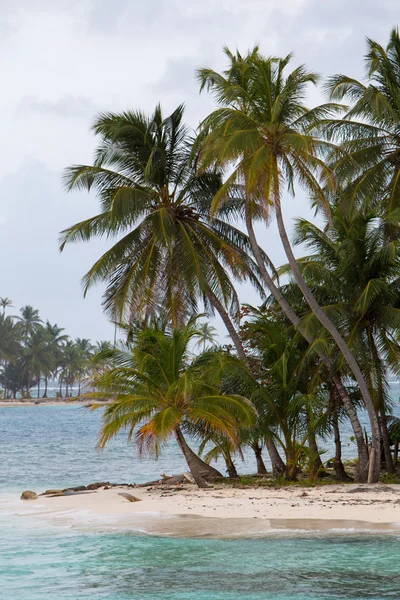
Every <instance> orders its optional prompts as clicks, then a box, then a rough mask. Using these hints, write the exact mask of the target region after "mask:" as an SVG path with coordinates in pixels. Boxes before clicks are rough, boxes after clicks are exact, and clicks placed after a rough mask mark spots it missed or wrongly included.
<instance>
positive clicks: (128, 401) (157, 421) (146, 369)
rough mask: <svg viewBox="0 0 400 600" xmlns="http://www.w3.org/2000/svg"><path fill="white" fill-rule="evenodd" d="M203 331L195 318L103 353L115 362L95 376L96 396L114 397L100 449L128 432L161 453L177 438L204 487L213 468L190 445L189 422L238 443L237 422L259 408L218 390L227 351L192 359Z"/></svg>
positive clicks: (143, 446) (151, 330)
mask: <svg viewBox="0 0 400 600" xmlns="http://www.w3.org/2000/svg"><path fill="white" fill-rule="evenodd" d="M199 334H200V332H199V330H198V329H197V328H196V322H195V319H192V320H191V321H189V323H188V324H187V325H186V326H183V327H179V328H174V329H171V330H162V329H159V328H157V327H152V328H149V329H143V330H142V331H140V332H138V333H137V338H136V340H135V341H136V343H135V344H134V346H133V347H132V349H131V351H130V352H124V351H121V350H110V351H108V352H107V353H105V354H106V355H107V358H108V359H111V360H112V361H113V366H112V367H110V368H108V369H106V370H105V371H104V372H103V373H101V374H100V375H99V376H98V377H97V378H96V379H95V381H94V386H95V388H96V389H97V390H98V392H97V393H96V397H101V398H104V397H110V398H112V399H113V402H112V404H111V405H110V406H107V407H106V409H105V411H104V413H103V417H102V429H101V437H100V443H99V445H100V447H104V446H105V445H106V444H107V442H108V441H109V440H110V439H111V438H113V437H114V436H115V435H117V434H118V433H119V432H120V431H121V430H127V432H128V439H129V440H135V442H136V443H137V445H138V448H139V451H140V452H143V451H144V450H148V451H153V452H155V453H156V454H157V453H158V452H159V450H160V449H161V448H162V446H163V444H165V443H166V442H167V440H168V439H169V438H170V437H172V436H175V438H176V440H177V442H178V445H179V447H180V449H181V451H182V453H183V455H184V456H185V459H186V461H187V464H188V467H189V469H190V471H191V473H192V475H193V477H194V479H195V481H196V483H197V484H198V485H199V486H200V487H205V486H206V484H205V481H204V476H208V475H209V473H210V469H211V467H207V465H206V464H205V463H204V462H203V461H201V459H200V458H199V457H198V456H197V455H196V454H195V453H194V452H193V451H192V450H191V449H190V447H189V446H188V444H187V442H186V439H185V437H184V431H185V426H186V425H187V424H188V425H192V426H193V425H198V426H204V427H206V428H208V429H210V430H212V431H214V432H215V433H216V434H218V435H220V436H223V437H226V439H228V440H231V441H232V443H234V444H237V443H238V439H237V430H238V426H239V425H242V426H246V425H247V426H250V425H251V423H252V421H253V418H254V416H255V412H254V408H253V406H252V405H251V403H250V402H249V401H248V400H246V399H245V398H243V397H241V396H237V395H233V394H230V395H227V394H222V393H221V392H220V390H219V384H220V382H221V377H222V374H223V372H224V363H225V362H226V361H227V360H228V359H227V358H226V356H225V355H222V354H220V353H215V352H210V353H205V354H203V355H200V356H199V357H197V358H194V359H193V358H192V357H191V355H190V352H189V346H190V344H191V343H192V341H194V340H195V339H196V337H197V336H198V335H199ZM230 361H235V359H233V358H232V357H231V358H230ZM238 364H240V363H238ZM235 367H236V368H237V364H236V363H235ZM212 472H214V473H216V474H218V471H215V470H212Z"/></svg>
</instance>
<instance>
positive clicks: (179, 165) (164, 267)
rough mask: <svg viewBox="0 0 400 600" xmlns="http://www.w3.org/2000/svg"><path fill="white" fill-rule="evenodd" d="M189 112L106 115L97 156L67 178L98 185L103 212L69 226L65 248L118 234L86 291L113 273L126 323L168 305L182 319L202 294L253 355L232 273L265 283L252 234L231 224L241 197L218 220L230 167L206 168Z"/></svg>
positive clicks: (118, 309)
mask: <svg viewBox="0 0 400 600" xmlns="http://www.w3.org/2000/svg"><path fill="white" fill-rule="evenodd" d="M182 118H183V106H179V107H178V108H177V109H176V110H175V111H174V112H173V113H172V114H171V115H170V116H168V117H166V118H164V117H163V115H162V112H161V108H160V107H159V106H158V107H157V108H156V110H155V112H154V115H153V116H152V117H151V118H149V117H147V116H146V115H144V114H142V113H141V112H126V113H122V114H105V115H100V117H99V118H98V119H97V121H96V123H95V125H94V128H93V131H94V132H95V134H96V135H97V136H98V137H99V139H100V142H99V145H98V148H97V150H96V154H95V162H94V164H93V165H88V166H83V165H78V166H72V167H70V168H69V169H67V171H66V174H65V182H66V187H67V190H75V189H82V188H83V189H86V190H91V189H95V190H96V192H97V195H98V197H99V198H100V201H101V212H100V213H99V214H98V215H96V216H95V217H92V218H90V219H87V220H85V221H83V222H81V223H77V224H76V225H73V226H72V227H70V228H68V229H66V230H64V231H63V232H62V234H61V238H60V240H61V246H60V247H61V250H63V249H64V247H65V245H66V244H68V243H71V242H77V241H88V240H90V239H92V238H94V237H101V236H107V237H108V238H117V241H116V243H115V244H114V245H113V246H112V247H111V248H110V249H109V250H108V251H107V252H106V253H105V254H104V255H103V256H102V257H101V258H99V260H98V261H97V262H96V263H95V264H94V265H93V266H92V268H91V269H90V270H89V272H88V273H87V274H86V276H85V278H84V289H85V293H86V292H87V290H88V289H89V288H90V287H91V286H92V285H94V284H96V283H98V282H99V281H106V282H107V288H106V293H105V296H104V306H105V309H106V310H107V311H108V312H109V313H110V315H111V317H112V318H113V319H114V320H116V319H117V317H118V319H117V320H118V321H119V322H121V321H122V322H123V321H124V320H125V321H128V322H130V321H131V320H137V319H141V318H142V316H143V317H146V316H147V315H148V313H149V311H150V313H151V312H152V311H154V310H157V309H158V307H161V308H162V309H163V310H165V311H167V312H168V313H169V315H170V318H171V320H172V322H173V323H174V324H179V323H181V322H183V321H184V320H185V319H186V318H187V316H188V315H189V314H192V313H193V312H195V311H196V309H197V305H198V301H199V300H200V299H202V300H203V301H204V303H205V305H206V307H207V308H208V309H210V310H213V309H216V310H217V311H218V312H219V314H220V315H221V317H222V319H223V321H224V323H225V325H226V327H227V328H228V331H229V334H230V335H231V337H232V339H233V341H234V343H235V347H236V349H237V352H238V354H239V356H240V357H241V358H242V359H245V354H244V351H243V348H242V345H241V343H240V339H239V337H238V334H237V332H236V329H235V327H234V325H233V323H232V321H231V319H230V318H229V314H228V313H229V312H230V313H231V314H232V315H234V316H237V315H238V305H239V300H238V297H237V294H236V291H235V288H234V286H233V283H232V280H231V277H230V276H232V277H233V278H234V279H236V280H239V281H243V280H246V279H249V280H251V281H252V283H254V285H256V286H257V288H258V290H259V292H260V293H262V289H261V287H260V285H259V283H258V280H257V277H256V275H255V265H254V264H253V262H252V260H251V258H250V257H249V255H248V252H249V251H251V249H250V245H249V242H248V238H247V236H245V235H244V234H243V233H242V232H241V231H240V230H238V229H237V228H235V227H234V226H233V225H231V224H230V223H229V220H231V219H235V218H237V203H235V202H232V203H231V204H229V205H226V206H224V207H223V208H222V209H221V211H220V212H219V213H218V214H216V215H215V218H214V219H213V220H211V219H210V205H211V202H212V199H213V197H214V194H215V193H216V191H217V190H218V189H219V187H220V185H221V181H222V179H221V174H220V173H218V172H216V171H215V170H210V171H207V172H204V171H203V172H201V173H198V172H197V162H196V160H195V157H193V152H192V143H191V142H192V140H191V137H190V135H189V132H188V129H187V128H186V126H185V125H184V123H183V121H182ZM191 155H192V156H191ZM119 317H121V318H119Z"/></svg>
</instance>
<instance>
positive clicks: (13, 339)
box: [0, 314, 21, 362]
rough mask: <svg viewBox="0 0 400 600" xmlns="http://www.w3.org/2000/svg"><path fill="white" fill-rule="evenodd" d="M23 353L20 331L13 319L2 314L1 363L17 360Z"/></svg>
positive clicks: (0, 323) (0, 327)
mask: <svg viewBox="0 0 400 600" xmlns="http://www.w3.org/2000/svg"><path fill="white" fill-rule="evenodd" d="M20 352H21V335H20V330H19V328H18V327H17V326H16V324H15V323H14V321H13V319H12V317H6V316H5V315H4V314H0V362H2V361H4V362H8V361H12V360H14V359H16V358H17V357H18V356H19V355H20Z"/></svg>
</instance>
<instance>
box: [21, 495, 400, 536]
mask: <svg viewBox="0 0 400 600" xmlns="http://www.w3.org/2000/svg"><path fill="white" fill-rule="evenodd" d="M180 487H181V486H180ZM359 490H364V491H359ZM365 490H367V491H365ZM124 491H125V492H128V493H130V494H132V495H134V496H136V497H138V498H141V502H134V503H131V502H129V501H128V500H126V499H125V498H124V497H122V496H120V495H119V494H120V493H121V492H124ZM24 505H29V509H35V512H36V511H38V512H39V513H40V515H42V516H45V517H46V518H57V519H61V520H63V521H65V522H76V521H77V516H79V518H78V520H80V522H81V524H82V523H85V522H86V523H87V524H89V523H94V522H95V523H96V524H97V525H101V524H103V525H106V524H107V523H113V524H114V525H115V524H120V525H121V526H125V527H126V528H127V529H131V528H139V525H141V526H142V528H143V529H144V530H146V531H149V532H154V533H173V534H177V535H212V534H215V535H224V533H226V532H228V533H230V534H235V532H236V533H237V534H244V533H248V534H252V533H254V532H255V531H258V532H260V531H261V530H263V531H265V530H268V529H276V528H289V529H321V530H323V529H332V528H338V529H352V528H356V529H379V530H388V529H390V530H393V529H400V485H391V486H389V485H387V486H383V485H380V484H377V485H375V486H374V485H370V486H367V485H359V486H358V485H345V486H340V485H335V486H326V487H316V488H307V489H304V488H298V487H288V488H279V489H269V488H246V489H232V488H230V487H229V488H228V487H227V486H214V487H213V488H210V489H207V490H199V489H197V488H196V487H194V486H185V487H184V489H177V490H175V489H174V488H172V487H170V488H165V489H159V488H157V489H150V490H149V489H148V488H133V489H132V488H130V489H124V488H112V489H109V490H103V489H101V490H97V491H95V492H84V493H81V494H77V495H72V496H61V497H57V498H50V497H45V496H41V497H39V498H38V499H36V500H32V501H25V502H24ZM27 508H28V507H27ZM173 516H180V517H185V519H182V518H181V519H180V522H179V523H178V519H173V518H172V517H173ZM189 516H190V517H192V518H191V519H189V518H188V517H189ZM199 517H203V519H201V518H200V519H199ZM204 517H205V519H204ZM210 517H211V518H214V519H215V521H214V520H210ZM226 519H229V521H226ZM221 520H225V521H221Z"/></svg>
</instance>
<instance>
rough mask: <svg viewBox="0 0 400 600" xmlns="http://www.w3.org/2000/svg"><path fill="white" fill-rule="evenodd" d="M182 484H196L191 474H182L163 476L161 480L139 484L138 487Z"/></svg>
mask: <svg viewBox="0 0 400 600" xmlns="http://www.w3.org/2000/svg"><path fill="white" fill-rule="evenodd" d="M182 483H191V484H193V483H195V481H194V479H193V475H192V474H191V473H180V474H179V475H165V473H163V474H162V475H161V479H155V480H154V481H147V482H146V483H139V484H138V487H152V486H153V485H181V484H182Z"/></svg>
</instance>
